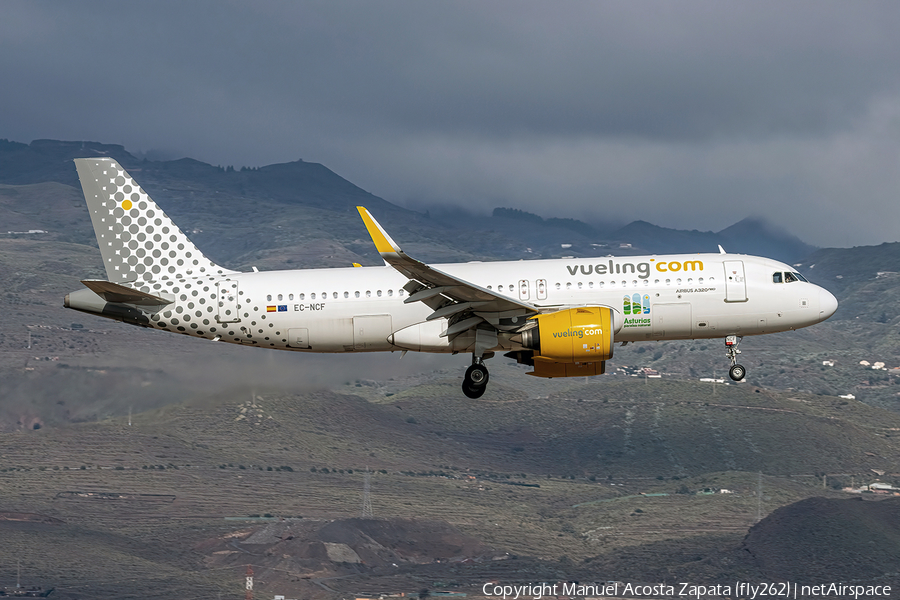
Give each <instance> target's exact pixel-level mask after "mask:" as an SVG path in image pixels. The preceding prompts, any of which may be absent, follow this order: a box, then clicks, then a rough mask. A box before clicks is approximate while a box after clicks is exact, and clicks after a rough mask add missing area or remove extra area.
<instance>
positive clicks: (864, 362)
mask: <svg viewBox="0 0 900 600" xmlns="http://www.w3.org/2000/svg"><path fill="white" fill-rule="evenodd" d="M859 364H861V365H862V366H864V367H868V366H870V365H871V364H872V363H870V362H869V361H867V360H861V361H859Z"/></svg>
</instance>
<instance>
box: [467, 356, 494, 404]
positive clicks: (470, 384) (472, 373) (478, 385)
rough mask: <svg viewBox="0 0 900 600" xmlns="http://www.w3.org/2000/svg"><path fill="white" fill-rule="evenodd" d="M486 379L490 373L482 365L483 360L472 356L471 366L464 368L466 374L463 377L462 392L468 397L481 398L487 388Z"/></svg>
mask: <svg viewBox="0 0 900 600" xmlns="http://www.w3.org/2000/svg"><path fill="white" fill-rule="evenodd" d="M488 379H490V374H489V373H488V370H487V367H485V366H484V361H483V360H482V359H480V358H475V357H474V356H473V357H472V366H471V367H469V368H468V369H466V375H465V377H463V384H462V390H463V394H465V395H466V396H468V397H469V398H481V396H482V394H484V390H485V388H487V382H488Z"/></svg>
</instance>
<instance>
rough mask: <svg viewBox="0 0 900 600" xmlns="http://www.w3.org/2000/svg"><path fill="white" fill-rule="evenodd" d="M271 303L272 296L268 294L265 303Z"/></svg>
mask: <svg viewBox="0 0 900 600" xmlns="http://www.w3.org/2000/svg"><path fill="white" fill-rule="evenodd" d="M271 301H272V294H269V295H268V296H266V302H271Z"/></svg>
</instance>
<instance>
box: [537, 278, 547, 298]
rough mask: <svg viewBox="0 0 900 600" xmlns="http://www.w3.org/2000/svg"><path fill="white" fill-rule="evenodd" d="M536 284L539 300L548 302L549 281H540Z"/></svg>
mask: <svg viewBox="0 0 900 600" xmlns="http://www.w3.org/2000/svg"><path fill="white" fill-rule="evenodd" d="M534 283H535V287H536V288H537V299H538V300H546V299H547V280H546V279H538V280H537V281H535V282H534Z"/></svg>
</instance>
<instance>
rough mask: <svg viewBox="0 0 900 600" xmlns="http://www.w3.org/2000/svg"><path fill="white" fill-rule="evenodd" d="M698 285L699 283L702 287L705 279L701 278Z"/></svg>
mask: <svg viewBox="0 0 900 600" xmlns="http://www.w3.org/2000/svg"><path fill="white" fill-rule="evenodd" d="M697 283H699V284H700V285H703V278H702V277H701V278H700V279H698V280H697Z"/></svg>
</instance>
